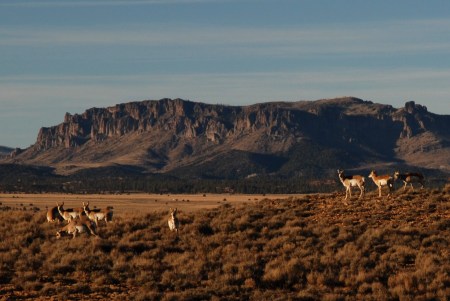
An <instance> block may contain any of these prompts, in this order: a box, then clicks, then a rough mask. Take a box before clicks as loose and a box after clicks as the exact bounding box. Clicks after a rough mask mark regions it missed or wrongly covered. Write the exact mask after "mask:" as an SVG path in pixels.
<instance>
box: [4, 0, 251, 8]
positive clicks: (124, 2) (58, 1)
mask: <svg viewBox="0 0 450 301" xmlns="http://www.w3.org/2000/svg"><path fill="white" fill-rule="evenodd" d="M230 1H232V0H13V1H11V0H4V1H2V2H0V7H1V6H4V7H92V6H130V5H170V4H195V3H209V2H213V3H214V2H218V3H219V2H230ZM247 1H248V0H247Z"/></svg>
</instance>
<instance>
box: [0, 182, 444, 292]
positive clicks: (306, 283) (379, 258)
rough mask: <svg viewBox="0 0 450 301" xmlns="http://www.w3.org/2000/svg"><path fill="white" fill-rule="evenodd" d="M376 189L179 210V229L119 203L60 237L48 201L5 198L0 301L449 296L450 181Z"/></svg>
mask: <svg viewBox="0 0 450 301" xmlns="http://www.w3.org/2000/svg"><path fill="white" fill-rule="evenodd" d="M375 194H376V193H375V192H372V193H369V194H367V195H366V197H365V199H363V200H356V198H353V199H352V200H351V201H349V205H348V206H345V205H344V204H343V202H342V199H343V194H342V193H339V194H337V193H335V194H327V195H325V194H320V195H304V196H295V197H290V198H279V199H275V200H274V199H262V198H261V199H260V200H257V201H255V200H253V202H247V203H246V204H243V203H232V202H227V201H222V202H221V203H220V204H217V206H216V208H213V209H208V210H206V209H204V210H195V211H189V210H185V209H181V210H180V208H179V211H180V212H179V214H178V218H179V220H180V232H179V235H178V237H177V235H176V234H175V233H174V232H170V230H169V228H168V225H167V218H168V211H167V210H161V209H160V210H152V211H148V212H142V211H140V212H138V213H137V212H132V211H122V212H121V211H120V210H119V209H118V208H120V207H118V208H115V209H114V210H115V213H114V219H113V223H111V224H108V225H104V224H101V226H100V228H99V231H98V232H99V234H100V238H96V237H90V236H88V235H87V234H81V235H79V236H77V237H76V238H75V239H71V238H70V237H64V238H62V239H60V240H56V238H55V232H56V230H57V229H58V228H59V227H62V225H59V226H58V225H56V224H50V223H47V222H46V218H45V213H44V210H39V211H34V210H31V209H33V208H34V206H33V205H32V204H23V207H24V208H26V210H23V209H22V210H12V209H14V208H16V207H14V208H11V206H7V205H6V204H5V203H4V204H3V205H2V206H0V207H1V208H2V209H3V210H2V211H1V212H0V233H1V240H0V299H2V300H16V299H18V300H20V299H33V300H86V299H89V300H103V299H109V300H448V299H449V298H450V275H449V274H450V254H449V245H450V189H449V187H447V188H444V189H443V190H421V191H420V192H419V191H417V192H407V193H402V192H401V191H397V192H395V193H394V195H393V197H391V198H390V199H386V198H382V199H379V198H377V197H376V195H375ZM206 198H208V196H206ZM222 198H223V199H225V198H229V196H222ZM94 203H95V202H94V201H93V202H92V204H94ZM180 203H181V202H180ZM185 203H186V202H185ZM52 204H53V203H50V204H49V206H51V205H52Z"/></svg>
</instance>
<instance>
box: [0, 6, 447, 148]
mask: <svg viewBox="0 0 450 301" xmlns="http://www.w3.org/2000/svg"><path fill="white" fill-rule="evenodd" d="M339 96H355V97H359V98H362V99H365V100H371V101H374V102H377V103H384V104H391V105H393V106H394V107H402V106H403V105H404V103H405V102H406V101H409V100H414V101H416V103H420V104H422V105H425V106H427V107H428V110H429V111H431V112H435V113H439V114H450V1H447V0H442V1H437V0H429V1H422V0H407V1H406V0H396V1H385V0H379V1H364V0H358V1H357V0H349V1H346V0H341V1H340V0H325V1H322V0H296V1H293V0H239V1H233V0H129V1H125V0H98V1H94V0H92V1H88V0H1V1H0V106H1V110H0V145H4V146H11V147H22V148H23V147H28V146H29V145H31V144H33V143H34V142H35V140H36V137H37V133H38V130H39V128H40V127H43V126H52V125H56V124H59V123H61V122H62V120H63V118H64V114H65V113H66V112H70V113H72V114H75V113H82V112H84V111H85V110H86V109H88V108H91V107H106V106H112V105H115V104H117V103H122V102H128V101H140V100H145V99H160V98H164V97H169V98H176V97H180V98H183V99H189V100H192V101H200V102H206V103H213V104H214V103H220V104H230V105H247V104H253V103H259V102H267V101H280V100H282V101H297V100H317V99H322V98H333V97H339Z"/></svg>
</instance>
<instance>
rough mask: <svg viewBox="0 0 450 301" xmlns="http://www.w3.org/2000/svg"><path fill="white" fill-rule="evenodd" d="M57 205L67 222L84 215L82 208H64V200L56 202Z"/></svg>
mask: <svg viewBox="0 0 450 301" xmlns="http://www.w3.org/2000/svg"><path fill="white" fill-rule="evenodd" d="M56 206H57V207H58V212H59V214H61V216H62V218H63V219H64V220H66V221H67V223H69V222H70V221H71V220H72V219H75V218H77V217H80V216H81V215H82V212H81V210H80V208H77V209H72V208H70V209H64V207H63V206H64V202H62V203H61V204H60V203H58V202H57V203H56Z"/></svg>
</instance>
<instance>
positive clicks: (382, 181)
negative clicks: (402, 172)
mask: <svg viewBox="0 0 450 301" xmlns="http://www.w3.org/2000/svg"><path fill="white" fill-rule="evenodd" d="M369 178H372V180H373V182H374V183H375V185H377V187H378V197H381V188H382V187H383V186H387V187H388V188H389V194H388V195H387V196H388V197H389V196H390V195H391V192H392V189H393V188H394V179H393V178H392V177H391V176H390V175H381V176H379V175H377V172H376V171H375V170H372V171H371V172H370V174H369Z"/></svg>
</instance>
